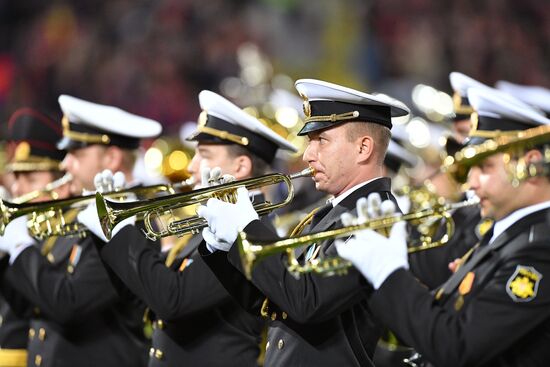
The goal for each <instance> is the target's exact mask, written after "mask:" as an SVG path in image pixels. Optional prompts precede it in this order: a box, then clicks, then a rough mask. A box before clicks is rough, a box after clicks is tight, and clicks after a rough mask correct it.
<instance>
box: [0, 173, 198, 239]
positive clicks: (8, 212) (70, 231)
mask: <svg viewBox="0 0 550 367" xmlns="http://www.w3.org/2000/svg"><path fill="white" fill-rule="evenodd" d="M67 182H68V181H67ZM64 183H66V182H64ZM64 183H63V184H64ZM52 184H53V183H52ZM57 187H59V185H58V186H57ZM185 189H188V187H187V183H186V182H182V183H176V184H173V185H170V184H161V185H152V186H143V187H135V188H131V189H125V190H117V191H111V192H108V193H105V194H103V195H104V196H105V197H108V198H111V199H113V200H128V199H130V198H134V197H136V196H137V197H140V196H141V197H143V196H144V197H150V196H154V195H158V194H159V193H160V194H166V193H168V194H174V193H175V192H176V190H182V191H183V190H185ZM42 195H43V193H39V194H37V196H36V197H40V196H42ZM33 196H35V194H33ZM29 197H30V196H29ZM95 199H96V196H95V194H92V195H82V196H77V197H72V198H68V199H62V200H48V201H42V202H38V203H14V202H8V201H2V200H0V235H2V234H3V233H4V230H5V228H6V226H7V225H8V224H9V223H10V222H11V221H12V220H14V219H15V218H18V217H21V216H23V215H28V216H29V220H28V222H27V227H28V228H29V232H30V233H31V235H32V236H33V237H35V238H36V239H39V240H42V239H44V238H47V237H52V236H75V237H84V236H86V231H87V228H85V227H84V226H83V225H81V224H80V223H78V222H76V221H75V219H74V218H76V215H74V216H72V215H71V217H72V219H67V218H66V213H67V212H68V211H71V212H73V213H74V210H73V209H76V210H77V211H79V210H83V209H85V208H86V207H87V206H88V204H90V203H91V202H93V200H95ZM29 200H32V199H29Z"/></svg>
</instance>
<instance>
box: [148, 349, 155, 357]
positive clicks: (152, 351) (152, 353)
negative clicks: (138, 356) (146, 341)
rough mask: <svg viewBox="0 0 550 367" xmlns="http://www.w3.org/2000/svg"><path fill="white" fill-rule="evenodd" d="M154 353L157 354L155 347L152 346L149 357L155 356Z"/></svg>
mask: <svg viewBox="0 0 550 367" xmlns="http://www.w3.org/2000/svg"><path fill="white" fill-rule="evenodd" d="M154 355H155V348H153V347H151V348H150V349H149V357H152V356H154Z"/></svg>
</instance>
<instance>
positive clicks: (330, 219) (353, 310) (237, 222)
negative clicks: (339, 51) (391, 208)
mask: <svg viewBox="0 0 550 367" xmlns="http://www.w3.org/2000/svg"><path fill="white" fill-rule="evenodd" d="M296 88H297V89H298V91H299V92H300V94H301V95H302V97H303V99H304V112H305V125H304V127H303V128H302V130H301V131H300V135H307V137H308V139H309V144H308V147H307V149H306V151H305V152H304V157H303V159H304V160H305V161H306V162H307V163H308V164H309V165H310V166H311V167H312V168H314V169H315V175H314V181H315V185H316V188H317V189H318V190H320V191H323V192H326V193H329V194H331V195H333V196H334V199H332V200H331V201H330V202H329V203H328V204H327V205H325V206H324V207H322V208H319V209H318V210H317V211H316V213H315V214H314V215H312V216H309V218H310V223H309V225H303V227H305V231H306V232H316V231H321V230H327V229H330V228H337V227H341V225H342V224H341V222H340V220H339V217H340V214H341V213H344V212H349V211H354V210H355V205H356V201H357V199H358V198H359V197H361V196H365V195H367V194H369V193H371V192H376V193H379V194H380V196H381V197H382V198H384V199H391V200H395V198H394V197H393V195H392V194H391V184H390V179H389V178H387V177H382V172H383V162H384V156H385V154H386V149H387V146H388V142H389V139H390V135H391V133H390V128H391V126H392V122H391V120H392V117H395V116H403V115H406V114H408V113H409V110H408V108H407V107H406V106H405V105H403V104H402V103H400V102H398V101H395V100H393V99H390V98H387V97H384V96H374V95H370V94H366V93H362V92H359V91H357V90H353V89H350V88H346V87H342V86H339V85H336V84H332V83H327V82H324V81H320V80H312V79H303V80H298V81H297V82H296ZM245 192H246V190H241V195H239V199H238V200H237V203H236V204H229V203H225V202H221V201H218V200H210V201H209V202H208V203H207V205H206V206H204V207H201V208H200V209H199V214H200V215H201V216H203V217H204V218H205V219H207V221H208V224H209V227H208V228H206V229H205V230H203V236H204V237H205V239H206V242H207V246H204V247H201V249H200V250H201V252H202V255H203V258H204V259H205V260H206V261H207V262H208V264H209V266H210V267H211V269H212V270H213V271H214V272H216V275H217V276H218V279H220V281H221V282H222V283H223V284H224V286H225V287H226V288H227V289H228V290H229V291H230V293H231V294H232V295H233V296H234V297H236V298H237V299H238V300H239V302H240V303H241V304H242V305H243V306H244V307H246V308H247V309H249V310H250V311H251V312H254V313H256V314H262V315H263V316H264V317H266V318H267V319H268V323H269V324H268V325H269V327H268V336H267V345H266V358H265V365H266V366H370V365H372V357H373V352H374V348H375V345H376V342H377V341H378V338H379V337H380V332H381V328H380V325H379V324H378V322H377V321H376V319H374V318H373V317H372V315H371V312H370V310H369V308H368V305H367V302H366V295H365V294H366V293H364V292H365V291H367V292H368V291H369V287H368V286H367V284H365V283H364V282H363V281H362V280H361V276H360V274H359V273H357V272H355V271H351V272H349V273H348V274H347V275H345V276H333V277H321V276H319V275H316V274H311V273H309V274H302V275H301V276H300V277H298V278H296V277H294V276H293V275H291V274H290V273H289V272H288V270H287V262H286V255H284V254H280V255H273V256H269V257H267V258H266V259H265V260H263V261H262V262H260V263H259V264H258V265H257V266H256V267H255V269H254V270H253V272H252V277H251V282H250V283H244V282H243V280H244V279H243V274H245V271H244V269H243V267H242V265H241V259H240V256H239V249H238V248H237V246H235V245H234V244H233V243H234V241H235V240H236V238H237V232H238V230H239V229H242V228H244V231H245V232H246V233H247V235H250V236H262V237H263V238H265V237H271V238H276V237H277V236H276V234H275V233H274V232H273V231H271V230H270V229H269V228H267V227H266V226H264V225H262V223H261V222H260V221H258V220H256V219H257V214H256V213H255V211H254V209H253V208H252V205H251V203H250V201H249V200H248V199H247V198H248V196H246V195H244V193H245ZM226 218H231V220H230V221H228V220H226ZM212 251H213V252H212ZM334 253H335V249H334V247H333V246H332V241H327V242H323V243H320V244H314V245H312V246H309V247H308V248H306V249H299V250H298V254H297V255H298V259H299V261H301V262H302V263H305V262H308V263H309V262H310V261H311V260H312V259H316V258H323V257H325V256H330V255H332V254H334Z"/></svg>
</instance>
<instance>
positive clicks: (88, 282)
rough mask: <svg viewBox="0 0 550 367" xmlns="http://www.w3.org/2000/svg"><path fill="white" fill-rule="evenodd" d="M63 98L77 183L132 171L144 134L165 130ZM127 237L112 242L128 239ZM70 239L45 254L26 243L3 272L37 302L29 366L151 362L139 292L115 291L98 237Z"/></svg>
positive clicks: (68, 163)
mask: <svg viewBox="0 0 550 367" xmlns="http://www.w3.org/2000/svg"><path fill="white" fill-rule="evenodd" d="M59 102H60V105H61V109H62V110H63V113H64V117H63V120H62V125H63V138H62V140H61V141H60V142H59V144H58V147H59V148H61V149H67V150H68V153H67V156H66V157H65V160H64V161H63V163H62V167H64V168H65V169H66V170H67V171H68V172H69V173H71V174H72V176H73V178H74V184H75V185H76V186H75V187H82V188H86V189H88V190H93V189H94V184H93V177H94V175H95V174H96V173H97V172H99V171H102V170H104V169H111V170H113V171H124V172H127V173H128V172H130V171H131V165H132V162H133V154H134V153H133V150H134V149H136V148H137V146H138V145H139V139H140V138H142V137H153V136H156V135H158V134H159V133H160V130H161V127H160V124H159V123H157V122H156V121H153V120H148V119H144V118H142V117H139V116H135V115H132V114H129V113H127V112H125V111H122V110H120V109H118V108H115V107H110V106H104V105H98V104H95V103H91V102H87V101H83V100H80V99H78V98H74V97H70V96H61V97H60V98H59ZM96 216H97V215H96ZM82 219H84V218H82ZM66 220H67V221H68V222H71V221H74V220H75V218H74V216H73V218H71V219H69V218H66ZM79 221H81V222H82V220H80V217H79ZM130 228H131V229H132V230H133V231H134V232H138V231H137V230H136V229H135V228H134V227H130ZM121 237H124V235H122V234H121V235H120V236H115V237H114V239H113V240H115V239H117V240H119V241H124V240H129V238H128V237H125V239H124V238H121ZM135 238H137V239H135ZM141 238H142V237H141V236H139V235H134V237H132V238H131V239H132V240H139V239H141ZM64 240H65V243H64V246H56V248H57V249H58V251H52V252H50V253H49V254H48V256H47V257H46V256H43V255H42V253H41V252H40V250H39V249H38V248H36V247H35V246H25V247H20V250H19V251H20V252H19V253H18V254H17V257H16V258H14V259H11V260H12V261H11V262H12V264H11V265H10V266H9V268H8V269H7V270H6V273H5V278H6V279H7V280H8V281H10V283H11V284H12V286H13V287H14V288H15V290H16V291H17V292H19V293H20V294H22V295H23V296H24V297H25V298H26V299H27V300H28V301H29V302H30V303H31V305H32V306H34V307H33V315H32V323H33V328H32V329H31V330H30V331H29V346H28V365H29V366H35V365H36V366H104V367H107V366H113V367H114V366H141V365H145V362H146V358H147V354H146V353H147V350H146V339H145V337H144V334H143V322H142V317H143V312H144V307H142V306H140V305H138V304H137V303H136V302H135V297H130V296H128V297H127V295H120V294H118V293H117V290H116V289H115V288H114V286H113V285H112V283H111V278H110V276H109V274H108V273H107V270H106V269H105V267H104V266H103V264H102V263H101V259H100V258H99V254H98V253H97V249H96V245H97V244H98V243H99V242H100V240H99V239H98V238H97V237H95V236H93V235H91V234H89V235H88V236H87V237H85V238H80V239H75V238H65V239H64ZM143 241H145V240H143ZM13 257H14V256H12V258H13Z"/></svg>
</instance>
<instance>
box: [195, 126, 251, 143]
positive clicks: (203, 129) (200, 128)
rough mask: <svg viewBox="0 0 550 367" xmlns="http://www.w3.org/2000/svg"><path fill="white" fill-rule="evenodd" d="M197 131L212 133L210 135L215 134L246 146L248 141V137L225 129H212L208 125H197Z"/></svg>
mask: <svg viewBox="0 0 550 367" xmlns="http://www.w3.org/2000/svg"><path fill="white" fill-rule="evenodd" d="M197 132H199V133H205V134H208V135H212V136H215V137H217V138H220V139H222V140H228V141H230V142H232V143H235V144H239V145H244V146H247V145H248V143H249V141H248V138H246V137H244V136H239V135H235V134H231V133H229V132H227V131H223V130H218V129H214V128H212V127H209V126H200V125H199V126H198V127H197Z"/></svg>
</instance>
